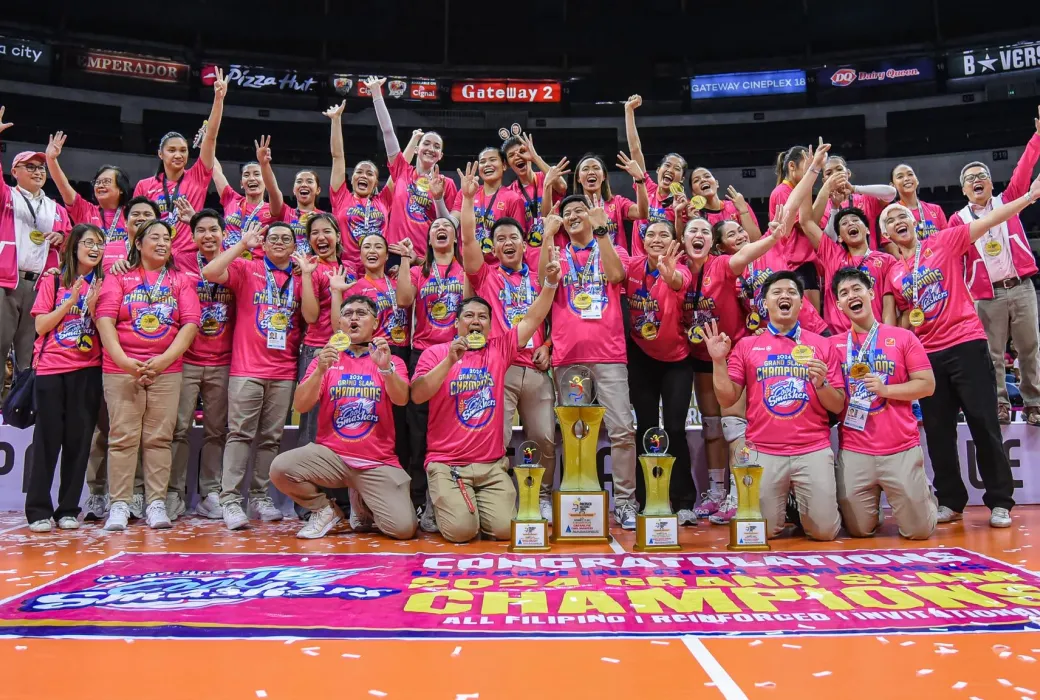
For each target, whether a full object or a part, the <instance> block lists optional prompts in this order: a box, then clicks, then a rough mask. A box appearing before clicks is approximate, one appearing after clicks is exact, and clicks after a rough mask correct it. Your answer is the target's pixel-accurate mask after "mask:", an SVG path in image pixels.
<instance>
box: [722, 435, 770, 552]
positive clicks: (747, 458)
mask: <svg viewBox="0 0 1040 700" xmlns="http://www.w3.org/2000/svg"><path fill="white" fill-rule="evenodd" d="M733 461H734V462H736V463H735V464H734V465H733V467H732V469H733V479H734V481H735V482H736V484H737V514H736V515H735V516H733V519H732V520H730V521H729V545H728V546H727V547H726V549H728V550H730V551H732V552H767V551H769V544H768V542H767V541H766V537H767V535H768V530H767V528H766V519H765V518H763V517H762V506H761V501H760V500H759V494H758V489H759V485H760V484H761V482H762V467H761V466H760V465H758V464H755V462H757V461H758V450H757V449H755V446H754V445H753V444H752V443H751V442H750V441H748V440H746V439H744V438H741V442H740V443H738V447H737V449H736V452H735V455H734V460H733Z"/></svg>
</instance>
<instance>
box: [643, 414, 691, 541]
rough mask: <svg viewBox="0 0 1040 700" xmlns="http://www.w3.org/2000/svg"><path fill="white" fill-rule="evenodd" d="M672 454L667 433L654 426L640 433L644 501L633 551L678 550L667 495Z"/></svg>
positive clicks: (676, 523) (675, 524) (676, 526)
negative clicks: (644, 491)
mask: <svg viewBox="0 0 1040 700" xmlns="http://www.w3.org/2000/svg"><path fill="white" fill-rule="evenodd" d="M674 463H675V457H673V456H672V455H670V454H668V433H666V432H665V430H664V428H662V427H660V426H658V427H656V428H650V430H647V431H646V434H645V435H644V436H643V454H641V455H639V464H640V465H642V467H643V481H644V482H645V483H646V505H644V506H643V512H642V513H640V514H639V515H637V516H636V544H635V549H636V551H637V552H678V551H679V550H681V549H682V547H680V546H679V518H678V516H676V515H674V514H673V513H672V506H671V502H670V501H669V498H668V485H669V484H670V483H671V481H672V465H673V464H674Z"/></svg>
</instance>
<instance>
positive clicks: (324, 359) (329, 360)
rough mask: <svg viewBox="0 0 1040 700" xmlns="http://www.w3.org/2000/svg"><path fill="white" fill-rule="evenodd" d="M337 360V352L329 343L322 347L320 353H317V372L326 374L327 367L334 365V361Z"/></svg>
mask: <svg viewBox="0 0 1040 700" xmlns="http://www.w3.org/2000/svg"><path fill="white" fill-rule="evenodd" d="M338 359H339V350H337V349H336V348H335V347H333V345H332V343H331V342H330V343H329V344H328V345H326V346H325V347H323V348H322V349H321V351H320V352H318V371H319V372H322V373H324V372H327V371H328V369H329V367H331V366H332V365H334V364H336V360H338Z"/></svg>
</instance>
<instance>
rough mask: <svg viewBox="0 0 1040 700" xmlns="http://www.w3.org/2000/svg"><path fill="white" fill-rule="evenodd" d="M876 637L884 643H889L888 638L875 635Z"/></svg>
mask: <svg viewBox="0 0 1040 700" xmlns="http://www.w3.org/2000/svg"><path fill="white" fill-rule="evenodd" d="M874 639H876V640H878V641H879V642H881V643H882V644H888V640H887V639H885V638H884V637H874Z"/></svg>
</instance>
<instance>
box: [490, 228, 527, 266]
mask: <svg viewBox="0 0 1040 700" xmlns="http://www.w3.org/2000/svg"><path fill="white" fill-rule="evenodd" d="M494 245H495V248H494V252H495V257H496V258H498V261H499V262H500V263H502V264H503V265H505V266H506V267H508V268H509V269H510V270H516V269H518V268H519V267H520V266H521V265H522V264H523V262H524V250H525V249H526V248H525V245H524V236H523V233H521V232H520V229H518V228H517V227H516V226H506V225H503V226H499V227H498V228H496V229H495V238H494Z"/></svg>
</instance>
